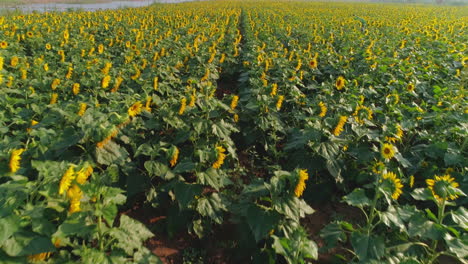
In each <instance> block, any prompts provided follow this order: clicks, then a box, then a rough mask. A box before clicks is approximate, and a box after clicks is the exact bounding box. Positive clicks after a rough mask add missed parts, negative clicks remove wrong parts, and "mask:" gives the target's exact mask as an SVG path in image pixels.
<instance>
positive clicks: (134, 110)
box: [127, 101, 143, 117]
mask: <svg viewBox="0 0 468 264" xmlns="http://www.w3.org/2000/svg"><path fill="white" fill-rule="evenodd" d="M142 110H143V104H142V103H141V102H140V101H137V102H136V103H134V104H133V105H132V106H130V108H128V111H127V112H128V115H129V116H130V117H134V116H136V115H138V114H140V113H141V111H142Z"/></svg>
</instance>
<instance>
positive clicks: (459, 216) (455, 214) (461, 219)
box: [451, 206, 468, 229]
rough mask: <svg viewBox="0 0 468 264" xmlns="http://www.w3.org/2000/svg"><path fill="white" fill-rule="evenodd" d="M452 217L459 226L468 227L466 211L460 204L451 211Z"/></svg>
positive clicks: (467, 213) (467, 212)
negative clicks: (456, 208)
mask: <svg viewBox="0 0 468 264" xmlns="http://www.w3.org/2000/svg"><path fill="white" fill-rule="evenodd" d="M451 216H452V219H453V221H454V222H455V223H457V224H458V225H460V227H461V228H464V229H468V211H467V210H466V209H465V207H463V206H460V208H458V210H456V211H452V212H451Z"/></svg>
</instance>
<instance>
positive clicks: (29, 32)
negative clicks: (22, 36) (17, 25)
mask: <svg viewBox="0 0 468 264" xmlns="http://www.w3.org/2000/svg"><path fill="white" fill-rule="evenodd" d="M26 36H28V37H29V38H32V37H33V36H34V34H33V33H32V32H31V31H28V32H26Z"/></svg>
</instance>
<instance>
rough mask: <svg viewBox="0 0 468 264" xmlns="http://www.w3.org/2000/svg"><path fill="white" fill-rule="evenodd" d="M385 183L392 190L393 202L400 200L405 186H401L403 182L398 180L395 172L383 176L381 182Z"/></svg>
mask: <svg viewBox="0 0 468 264" xmlns="http://www.w3.org/2000/svg"><path fill="white" fill-rule="evenodd" d="M383 181H385V183H387V184H388V185H387V186H389V187H390V188H391V192H392V198H393V200H398V197H400V195H401V194H402V193H403V191H402V190H401V189H402V188H403V184H401V180H400V179H398V178H397V176H396V174H395V173H393V172H387V173H384V174H382V179H381V180H380V182H383Z"/></svg>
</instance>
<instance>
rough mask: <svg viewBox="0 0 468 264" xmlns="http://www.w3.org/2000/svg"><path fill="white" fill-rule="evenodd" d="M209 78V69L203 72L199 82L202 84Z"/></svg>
mask: <svg viewBox="0 0 468 264" xmlns="http://www.w3.org/2000/svg"><path fill="white" fill-rule="evenodd" d="M209 76H210V70H209V69H206V71H205V75H203V77H201V79H200V81H201V82H204V81H206V80H208V77H209Z"/></svg>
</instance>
